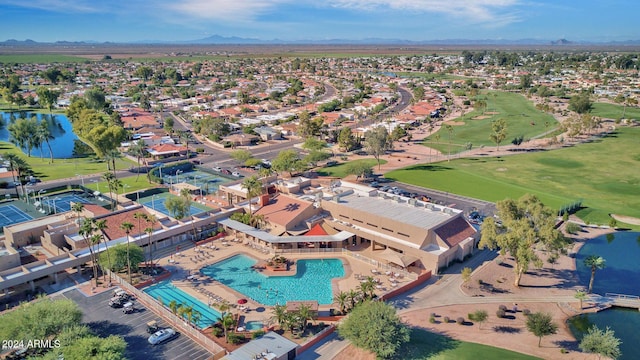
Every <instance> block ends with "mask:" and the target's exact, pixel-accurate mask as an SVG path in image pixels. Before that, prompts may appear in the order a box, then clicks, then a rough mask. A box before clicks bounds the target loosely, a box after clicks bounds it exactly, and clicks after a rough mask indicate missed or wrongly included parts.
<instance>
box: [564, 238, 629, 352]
mask: <svg viewBox="0 0 640 360" xmlns="http://www.w3.org/2000/svg"><path fill="white" fill-rule="evenodd" d="M589 255H597V256H602V258H604V259H605V261H606V267H605V268H604V269H600V270H597V271H596V275H595V281H594V285H593V292H594V293H596V294H601V295H605V294H606V293H617V294H626V295H640V287H638V284H639V283H640V262H639V261H638V258H639V257H640V232H632V231H629V232H626V231H617V232H615V233H612V234H607V235H603V236H599V237H597V238H595V239H591V240H588V241H587V242H586V243H585V244H584V245H583V246H582V247H581V248H580V251H578V254H577V255H576V268H577V270H578V276H579V277H580V282H581V283H582V285H584V286H585V287H586V286H588V285H589V279H590V277H591V270H590V268H588V267H586V266H585V265H584V259H585V258H587V256H589ZM568 325H569V328H570V329H571V331H572V332H573V334H574V336H575V337H576V339H578V341H579V340H580V339H582V336H583V334H584V333H585V332H586V331H587V330H588V329H589V327H591V326H592V325H596V326H598V328H600V329H602V330H604V329H605V328H606V327H607V326H609V327H610V328H611V329H612V330H613V331H615V336H616V337H617V338H619V339H621V340H622V344H621V346H620V349H621V351H622V356H621V357H620V359H640V347H638V346H637V344H639V343H640V333H639V332H638V329H640V311H638V310H637V309H623V308H612V309H609V310H605V311H601V312H598V313H589V314H583V315H579V316H575V317H573V318H571V319H569V321H568Z"/></svg>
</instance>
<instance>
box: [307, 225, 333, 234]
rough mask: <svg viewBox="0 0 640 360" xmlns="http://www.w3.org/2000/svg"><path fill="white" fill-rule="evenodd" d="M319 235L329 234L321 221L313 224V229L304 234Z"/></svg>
mask: <svg viewBox="0 0 640 360" xmlns="http://www.w3.org/2000/svg"><path fill="white" fill-rule="evenodd" d="M317 235H329V234H327V232H326V231H325V230H324V229H323V228H322V226H321V225H320V224H319V223H318V224H315V225H313V227H312V228H311V230H309V231H308V232H307V233H306V234H304V236H317Z"/></svg>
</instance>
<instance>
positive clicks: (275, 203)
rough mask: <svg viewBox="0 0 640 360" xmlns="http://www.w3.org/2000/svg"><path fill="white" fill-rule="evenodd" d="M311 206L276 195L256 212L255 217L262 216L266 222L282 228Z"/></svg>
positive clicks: (298, 200) (294, 199)
mask: <svg viewBox="0 0 640 360" xmlns="http://www.w3.org/2000/svg"><path fill="white" fill-rule="evenodd" d="M311 206H313V204H312V203H310V202H308V201H304V200H300V199H296V198H292V197H289V196H285V195H282V194H280V195H278V196H276V197H275V198H273V199H272V200H271V202H270V203H269V204H268V205H266V206H263V207H261V208H260V209H259V210H258V211H256V215H264V219H265V220H266V221H267V222H271V223H274V224H277V225H282V226H284V227H286V226H287V224H289V222H290V221H291V220H293V219H295V218H296V217H297V216H298V215H300V214H301V213H302V212H303V211H305V210H306V209H308V208H309V207H311Z"/></svg>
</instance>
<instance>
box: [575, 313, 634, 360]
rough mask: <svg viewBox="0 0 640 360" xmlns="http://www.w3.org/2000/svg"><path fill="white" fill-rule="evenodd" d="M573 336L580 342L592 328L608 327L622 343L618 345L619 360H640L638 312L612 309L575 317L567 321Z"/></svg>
mask: <svg viewBox="0 0 640 360" xmlns="http://www.w3.org/2000/svg"><path fill="white" fill-rule="evenodd" d="M568 324H569V328H570V329H571V332H572V333H573V335H574V336H575V337H576V339H578V341H580V340H582V336H583V335H584V334H585V333H586V332H587V330H588V329H589V328H590V327H591V326H592V325H596V326H597V327H598V328H600V329H601V330H604V329H606V327H607V326H608V327H609V328H611V330H613V331H614V332H615V336H616V337H617V338H618V339H620V340H621V341H622V344H620V351H621V352H622V356H620V357H619V358H618V359H621V360H625V359H628V360H632V359H633V360H635V359H640V347H638V346H637V344H639V343H640V332H638V329H640V311H638V310H636V309H622V308H613V309H608V310H604V311H600V312H597V313H589V314H583V315H579V316H575V317H573V318H571V319H569V321H568Z"/></svg>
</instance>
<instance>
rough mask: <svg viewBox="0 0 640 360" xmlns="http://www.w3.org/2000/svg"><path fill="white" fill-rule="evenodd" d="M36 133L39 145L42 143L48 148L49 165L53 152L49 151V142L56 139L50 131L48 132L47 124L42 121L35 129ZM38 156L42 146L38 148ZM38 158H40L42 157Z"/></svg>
mask: <svg viewBox="0 0 640 360" xmlns="http://www.w3.org/2000/svg"><path fill="white" fill-rule="evenodd" d="M36 133H37V135H38V138H39V140H40V142H41V144H42V142H44V143H45V144H47V147H48V148H49V156H50V158H51V163H52V164H53V150H52V149H51V142H50V141H51V140H53V139H55V138H56V137H55V136H53V135H52V134H51V130H49V124H48V123H47V122H46V121H44V120H43V121H41V122H40V125H39V126H38V128H37V129H36ZM40 154H42V146H40ZM40 156H41V157H42V155H40Z"/></svg>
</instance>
